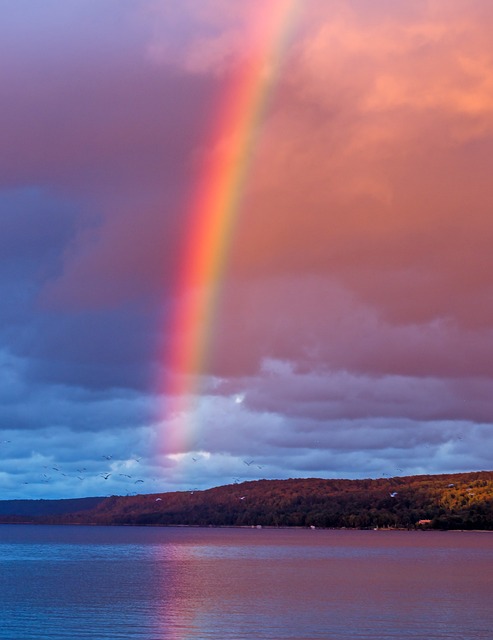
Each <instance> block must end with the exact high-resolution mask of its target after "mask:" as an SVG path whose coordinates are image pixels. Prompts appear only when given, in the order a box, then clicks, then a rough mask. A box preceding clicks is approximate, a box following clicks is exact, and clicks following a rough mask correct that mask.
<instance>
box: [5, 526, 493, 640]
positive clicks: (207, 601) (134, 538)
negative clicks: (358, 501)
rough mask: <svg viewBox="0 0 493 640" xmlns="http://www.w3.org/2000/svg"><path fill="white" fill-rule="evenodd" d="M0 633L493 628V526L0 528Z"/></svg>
mask: <svg viewBox="0 0 493 640" xmlns="http://www.w3.org/2000/svg"><path fill="white" fill-rule="evenodd" d="M0 596H1V600H0V602H1V605H0V638H2V639H5V638H8V639H9V640H30V639H32V638H35V639H36V640H43V639H47V640H48V639H49V640H57V639H62V638H63V639H69V638H70V639H71V640H85V639H89V638H90V639H91V640H92V639H95V640H118V639H127V638H128V639H129V640H130V639H139V640H144V639H145V640H161V639H171V640H185V639H188V638H193V639H197V638H203V639H207V638H215V639H216V640H228V639H235V640H241V639H242V638H248V639H249V640H252V639H253V640H257V639H258V640H260V639H263V638H330V639H334V640H345V639H351V640H356V639H358V640H363V639H365V640H366V639H369V638H371V639H372V640H375V639H377V640H385V639H390V638H391V639H393V640H398V639H399V640H400V639H402V638H416V639H418V638H419V639H420V640H423V639H425V638H426V639H427V640H433V639H438V638H440V639H442V638H453V639H454V640H477V639H478V638H484V639H488V640H491V639H492V638H493V604H492V603H493V533H474V532H467V533H460V532H446V533H445V532H444V533H438V532H404V531H402V532H382V531H323V530H315V531H311V530H286V529H284V530H283V529H281V530H271V529H261V530H257V529H188V528H144V527H131V528H130V527H57V526H53V527H52V526H46V527H44V526H29V525H0Z"/></svg>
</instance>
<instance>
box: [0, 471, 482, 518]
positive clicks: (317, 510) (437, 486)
mask: <svg viewBox="0 0 493 640" xmlns="http://www.w3.org/2000/svg"><path fill="white" fill-rule="evenodd" d="M0 523H4V524H5V523H32V524H96V525H155V526H156V525H158V526H159V525H160V526H173V525H188V526H268V527H290V526H292V527H312V528H313V527H316V528H343V527H344V528H354V529H374V528H394V529H420V528H425V529H474V530H493V471H478V472H470V473H454V474H442V475H420V476H407V477H393V478H379V479H366V480H337V479H330V480H325V479H320V478H296V479H289V480H256V481H251V482H242V483H238V484H229V485H225V486H220V487H215V488H213V489H206V490H203V491H199V490H193V491H174V492H168V493H153V494H142V495H134V496H111V497H93V498H77V499H72V500H66V499H63V500H0Z"/></svg>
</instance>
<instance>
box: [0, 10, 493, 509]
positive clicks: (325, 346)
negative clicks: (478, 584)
mask: <svg viewBox="0 0 493 640" xmlns="http://www.w3.org/2000/svg"><path fill="white" fill-rule="evenodd" d="M492 25H493V4H492V3H491V2H490V0H414V1H413V2H408V1H407V0H374V1H373V2H368V1H367V0H344V1H342V0H341V1H337V0H303V1H300V0H249V2H248V3H247V2H243V1H240V0H201V1H200V2H196V1H195V0H167V1H159V0H132V1H127V0H105V2H101V1H100V0H45V1H44V2H42V3H41V2H37V1H36V0H0V61H1V62H0V90H1V92H2V117H1V118H0V148H1V149H2V153H1V154H0V165H1V166H0V300H1V304H0V499H13V498H36V499H38V498H72V497H83V496H94V495H98V496H99V495H113V494H115V495H127V494H133V493H153V492H164V491H175V490H180V491H181V490H183V491H189V490H197V489H204V488H208V487H213V486H219V485H224V484H231V483H238V482H243V481H244V480H256V479H261V478H273V479H274V478H275V479H282V478H297V477H321V478H380V477H392V476H406V475H414V474H439V473H453V472H463V471H476V470H485V469H491V468H492V467H491V455H492V453H493V446H492V436H493V425H492V422H491V420H492V416H493V339H492V338H493V279H492V274H493V252H492V251H491V246H492V240H493V219H492V217H491V212H492V210H493V209H492V204H493V185H492V182H491V164H492V161H493V42H492V40H491V27H492ZM214 216H216V218H214ZM214 220H215V221H214Z"/></svg>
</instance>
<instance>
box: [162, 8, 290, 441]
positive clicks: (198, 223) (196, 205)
mask: <svg viewBox="0 0 493 640" xmlns="http://www.w3.org/2000/svg"><path fill="white" fill-rule="evenodd" d="M298 4H299V0H267V1H266V2H265V3H264V2H262V3H258V8H257V9H256V13H255V15H254V16H253V20H252V24H251V30H250V33H249V35H248V36H247V38H249V39H250V41H248V42H247V45H248V48H249V49H250V47H251V48H252V49H253V53H252V54H251V55H250V56H249V57H248V59H247V60H246V62H245V63H244V64H243V65H242V68H241V69H240V70H239V71H238V73H235V77H234V80H233V82H232V83H231V86H230V87H229V89H228V92H227V95H226V96H225V97H224V100H223V101H222V106H221V108H220V110H219V113H218V114H217V120H216V122H217V125H216V127H215V128H214V130H213V132H212V141H213V142H212V149H213V151H212V153H211V154H210V155H209V157H208V161H207V166H206V167H205V168H204V171H203V174H202V180H201V182H200V184H199V185H198V187H197V190H196V192H195V195H194V198H193V201H192V204H191V209H190V217H189V220H190V221H189V224H188V239H187V245H186V249H185V252H184V258H183V264H182V270H181V275H180V282H179V286H178V291H179V292H180V294H181V298H180V301H179V303H178V304H177V309H176V313H175V315H174V319H173V322H172V329H171V335H172V336H174V342H173V345H172V347H171V352H170V354H169V358H168V370H169V372H170V375H169V376H168V379H167V382H166V384H165V385H164V394H165V397H166V411H165V416H164V422H165V423H166V427H165V428H166V431H167V433H166V436H165V440H166V450H167V451H170V452H175V453H176V452H183V451H186V450H187V449H188V447H189V446H190V443H191V441H192V439H193V436H194V432H195V428H196V426H197V425H193V424H191V422H192V421H191V419H190V418H189V414H190V411H191V405H190V399H191V398H193V397H194V396H196V395H197V394H200V391H201V388H200V375H201V373H202V372H203V371H204V368H205V365H206V362H207V352H208V348H209V346H210V336H211V333H212V328H213V325H214V314H215V311H216V309H217V303H218V298H219V294H220V287H221V281H222V276H223V273H224V270H225V265H226V261H227V255H228V248H229V246H230V244H231V238H232V234H233V230H234V226H235V222H236V219H237V216H238V211H239V208H240V204H241V200H242V196H243V193H244V188H245V182H246V179H247V177H248V172H249V167H250V164H251V159H252V153H253V151H254V147H255V141H256V137H257V135H258V131H259V126H260V124H261V120H262V116H263V114H264V112H265V107H266V104H267V101H268V97H269V95H270V92H271V90H272V87H273V84H274V81H275V78H276V77H277V75H278V72H279V68H280V64H281V60H282V57H283V53H284V50H285V47H286V44H287V41H288V38H289V34H290V32H291V29H292V26H293V25H294V21H295V20H294V18H295V13H296V9H297V6H298ZM252 45H253V47H252Z"/></svg>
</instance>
